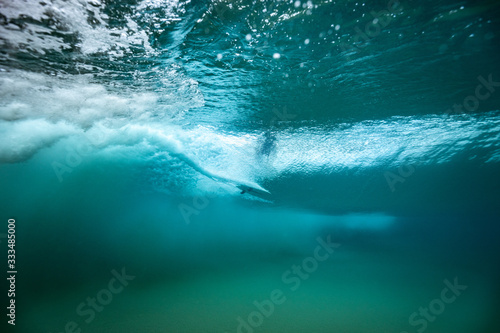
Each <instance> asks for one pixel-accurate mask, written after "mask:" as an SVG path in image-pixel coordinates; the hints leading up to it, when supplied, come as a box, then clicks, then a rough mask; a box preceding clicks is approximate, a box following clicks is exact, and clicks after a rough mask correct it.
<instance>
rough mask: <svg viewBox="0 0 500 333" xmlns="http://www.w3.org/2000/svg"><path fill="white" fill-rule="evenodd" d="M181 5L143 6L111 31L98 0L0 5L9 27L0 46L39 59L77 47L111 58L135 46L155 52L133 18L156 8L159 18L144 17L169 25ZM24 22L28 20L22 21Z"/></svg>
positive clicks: (2, 28)
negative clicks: (158, 9)
mask: <svg viewBox="0 0 500 333" xmlns="http://www.w3.org/2000/svg"><path fill="white" fill-rule="evenodd" d="M184 5H185V4H182V5H181V4H179V1H177V0H161V1H152V0H146V1H142V2H140V3H139V5H138V6H137V9H136V13H135V15H134V14H133V15H126V16H125V20H126V22H127V23H126V24H124V25H123V26H116V25H115V26H112V27H111V26H110V25H109V24H108V19H109V17H108V16H107V15H106V14H105V13H104V8H105V6H106V5H105V4H104V3H102V2H101V1H98V0H45V1H38V0H24V1H20V0H19V1H7V2H2V3H1V4H0V13H1V14H2V15H4V16H5V17H6V18H7V21H8V22H9V23H8V24H6V25H0V46H4V47H5V46H7V45H8V46H9V47H11V48H12V47H13V48H17V49H23V50H29V51H31V52H36V53H40V54H44V53H46V52H47V51H49V50H50V51H58V52H59V51H62V50H64V49H70V48H73V47H77V48H79V50H80V52H82V53H83V54H84V55H89V54H94V53H107V54H108V55H109V56H110V58H113V57H120V56H123V55H124V54H126V53H128V52H130V50H131V49H132V48H134V47H140V48H143V49H144V50H145V51H146V52H148V53H154V50H153V48H152V47H151V45H150V43H149V37H150V36H148V33H147V32H146V31H144V30H142V29H141V28H140V27H139V25H138V24H137V22H136V21H134V19H140V18H141V16H143V15H145V14H144V12H148V10H150V9H155V8H161V9H162V11H161V14H162V15H159V14H157V15H154V14H151V13H149V14H147V17H146V18H147V19H153V18H154V19H156V20H158V21H161V23H162V24H164V25H165V24H170V23H171V22H175V21H178V20H179V16H178V13H179V12H182V7H183V6H184ZM23 18H30V19H32V20H30V21H28V22H25V20H24V19H23ZM16 20H21V21H23V26H22V29H21V28H20V27H19V26H18V25H16V24H14V23H12V22H14V21H16ZM47 21H49V22H52V23H51V24H50V26H47V24H45V23H42V22H47ZM89 22H92V24H91V23H89ZM61 35H67V36H72V37H76V38H77V39H78V42H77V43H76V44H75V45H71V44H70V42H67V41H65V40H64V38H63V37H62V36H61ZM68 40H72V38H70V39H68Z"/></svg>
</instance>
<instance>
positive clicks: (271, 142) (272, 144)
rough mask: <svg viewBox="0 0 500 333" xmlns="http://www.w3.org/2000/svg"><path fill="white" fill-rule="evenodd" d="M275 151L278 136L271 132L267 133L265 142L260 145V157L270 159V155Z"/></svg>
mask: <svg viewBox="0 0 500 333" xmlns="http://www.w3.org/2000/svg"><path fill="white" fill-rule="evenodd" d="M275 150H276V136H275V135H274V134H273V133H272V132H271V131H267V132H265V133H264V141H263V142H262V144H261V145H260V148H259V149H258V151H257V152H258V154H259V155H260V156H267V157H269V155H271V154H272V153H273V152H274V151H275Z"/></svg>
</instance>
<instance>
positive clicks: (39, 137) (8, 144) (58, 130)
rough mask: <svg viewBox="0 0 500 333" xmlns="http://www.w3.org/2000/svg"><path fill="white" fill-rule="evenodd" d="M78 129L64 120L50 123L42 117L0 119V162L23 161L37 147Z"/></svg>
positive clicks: (43, 146) (34, 151)
mask: <svg viewBox="0 0 500 333" xmlns="http://www.w3.org/2000/svg"><path fill="white" fill-rule="evenodd" d="M79 132H80V131H79V129H78V128H76V127H74V126H72V125H70V124H68V123H65V122H58V123H51V122H48V121H46V120H44V119H28V120H23V121H17V122H8V121H0V136H1V138H2V140H0V162H7V163H14V162H20V161H24V160H26V159H28V158H30V157H31V156H32V155H33V154H35V153H36V152H37V151H38V150H39V149H42V148H45V147H47V146H50V145H51V144H53V143H54V142H56V141H57V140H59V139H61V138H63V137H65V136H68V135H72V134H76V133H79Z"/></svg>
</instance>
